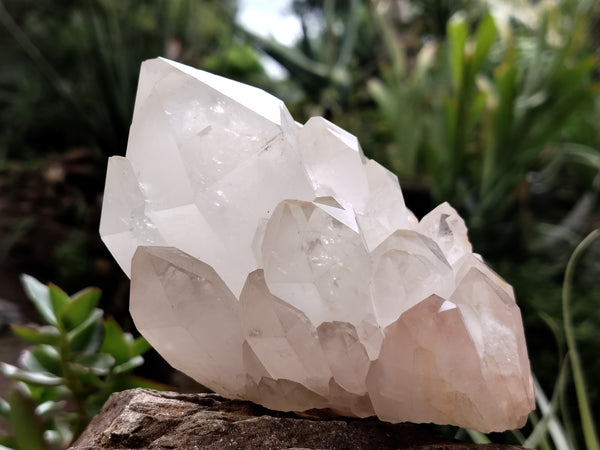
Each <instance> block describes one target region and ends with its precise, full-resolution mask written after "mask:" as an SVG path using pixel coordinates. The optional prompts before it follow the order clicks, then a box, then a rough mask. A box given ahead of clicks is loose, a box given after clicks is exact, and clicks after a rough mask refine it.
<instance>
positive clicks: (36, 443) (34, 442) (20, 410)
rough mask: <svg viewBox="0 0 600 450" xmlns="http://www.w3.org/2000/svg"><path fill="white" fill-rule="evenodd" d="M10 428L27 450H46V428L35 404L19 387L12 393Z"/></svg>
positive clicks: (22, 446) (18, 441)
mask: <svg viewBox="0 0 600 450" xmlns="http://www.w3.org/2000/svg"><path fill="white" fill-rule="evenodd" d="M9 398H10V426H11V429H12V432H13V435H14V437H15V440H16V441H17V443H18V444H19V447H21V448H23V449H27V450H44V449H45V448H46V444H45V443H44V426H43V424H42V423H41V420H40V418H39V417H38V416H37V415H36V414H35V403H34V401H33V400H32V399H31V397H30V396H29V395H27V392H26V391H25V390H24V389H22V388H21V387H20V386H19V385H17V386H16V388H15V389H13V390H12V391H11V393H10V397H9Z"/></svg>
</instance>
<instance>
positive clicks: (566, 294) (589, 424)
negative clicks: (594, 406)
mask: <svg viewBox="0 0 600 450" xmlns="http://www.w3.org/2000/svg"><path fill="white" fill-rule="evenodd" d="M598 235H600V229H596V230H594V231H592V232H591V233H590V234H588V235H587V236H586V238H585V239H584V240H583V241H581V242H580V243H579V245H578V246H577V247H576V248H575V251H574V252H573V254H572V255H571V257H570V258H569V262H568V263H567V269H566V271H565V280H564V283H563V292H562V307H563V320H564V327H565V336H566V338H567V348H568V349H569V353H570V355H571V368H572V370H573V381H574V382H575V392H576V393H577V403H578V406H579V414H580V416H581V426H582V429H583V437H584V439H585V445H586V448H587V449H588V450H599V449H600V443H599V442H598V436H597V435H596V430H595V429H594V419H593V417H592V411H591V408H590V404H589V402H588V398H587V390H586V386H585V378H584V375H583V368H582V365H581V360H580V357H579V352H578V351H577V345H576V342H575V333H574V330H573V321H572V317H571V308H570V303H571V288H572V286H573V277H574V275H575V266H576V264H577V261H578V260H579V259H580V258H581V255H582V254H583V252H584V250H585V249H587V248H588V247H589V246H590V244H591V243H592V242H593V241H594V240H595V239H596V238H597V237H598Z"/></svg>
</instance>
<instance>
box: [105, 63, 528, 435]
mask: <svg viewBox="0 0 600 450" xmlns="http://www.w3.org/2000/svg"><path fill="white" fill-rule="evenodd" d="M100 233H101V235H102V239H103V240H104V242H105V243H106V245H107V246H108V248H109V249H110V251H111V252H112V254H113V255H114V257H115V259H116V260H117V261H118V263H119V264H120V265H121V267H122V268H123V270H124V271H125V272H126V273H127V274H128V275H130V276H131V313H132V315H133V318H134V320H135V323H136V325H137V327H138V329H139V330H140V332H141V333H142V334H143V335H144V336H145V337H146V338H147V339H148V341H150V343H151V344H152V345H153V346H154V348H156V349H157V350H158V351H159V352H160V353H161V354H162V355H163V356H164V357H165V359H166V360H167V361H169V362H170V363H171V364H172V365H173V366H174V367H176V368H178V369H180V370H182V371H183V372H185V373H187V374H188V375H190V376H192V377H194V378H195V379H196V380H198V381H199V382H200V383H202V384H203V385H205V386H207V387H209V388H211V389H214V390H215V391H217V392H219V393H220V394H222V395H224V396H227V397H230V398H240V399H248V400H252V401H255V402H257V403H260V404H262V405H265V406H267V407H269V408H273V409H279V410H288V411H303V410H308V409H313V408H330V409H331V410H333V411H335V412H337V413H339V414H340V415H347V416H358V417H366V416H371V415H376V416H378V417H379V418H380V419H382V420H386V421H390V422H402V421H411V422H435V423H440V424H453V425H458V426H462V427H467V428H474V429H478V430H480V431H484V432H488V431H500V430H504V429H508V428H516V427H520V426H522V425H523V424H524V423H525V420H526V418H527V415H528V413H529V411H530V410H531V409H533V407H534V396H533V383H532V378H531V373H530V368H529V360H528V357H527V350H526V346H525V338H524V335H523V326H522V322H521V316H520V312H519V308H518V307H517V305H516V303H515V298H514V294H513V291H512V288H511V287H510V286H509V285H508V284H507V283H505V282H504V281H503V280H502V279H501V278H500V277H499V276H498V275H496V274H495V273H494V272H493V271H492V270H491V269H490V268H489V267H487V266H486V265H485V264H484V263H483V262H482V260H481V257H479V256H478V255H475V254H473V253H472V248H471V244H470V243H469V240H468V238H467V228H466V226H465V223H464V221H463V220H462V219H461V218H460V217H459V215H458V214H457V213H456V211H455V210H454V209H453V208H452V207H451V206H450V205H448V204H447V203H444V204H442V205H440V206H438V207H437V208H435V209H434V210H433V211H431V212H430V213H429V214H427V215H426V216H425V217H423V218H422V219H421V220H420V221H417V219H416V218H415V217H414V215H413V214H412V213H411V212H410V211H409V210H408V209H406V207H405V205H404V199H403V197H402V192H401V190H400V186H399V184H398V180H397V178H396V176H395V175H393V174H392V173H391V172H389V171H388V170H387V169H385V168H384V167H382V166H381V165H379V164H377V163H376V162H375V161H373V160H369V159H367V158H365V156H364V154H363V153H362V150H361V148H360V146H359V144H358V141H357V139H356V138H355V137H354V136H352V135H351V134H349V133H348V132H346V131H344V130H342V129H340V128H339V127H337V126H335V125H334V124H332V123H330V122H328V121H326V120H325V119H323V118H320V117H317V118H312V119H310V120H309V121H308V122H307V123H306V125H303V126H302V125H299V124H297V123H296V122H294V120H293V119H292V118H291V116H290V114H289V112H288V111H287V109H286V108H285V106H284V105H283V103H282V102H281V101H280V100H278V99H276V98H275V97H273V96H271V95H269V94H267V93H265V92H263V91H261V90H259V89H256V88H253V87H250V86H246V85H243V84H240V83H237V82H234V81H231V80H227V79H224V78H221V77H218V76H215V75H212V74H209V73H206V72H202V71H199V70H195V69H192V68H190V67H186V66H183V65H181V64H178V63H175V62H172V61H168V60H166V59H162V58H159V59H154V60H150V61H146V62H144V63H143V65H142V70H141V75H140V82H139V87H138V94H137V100H136V104H135V112H134V117H133V123H132V125H131V132H130V137H129V144H128V148H127V157H126V158H122V157H113V158H111V159H110V161H109V165H108V173H107V180H106V190H105V195H104V206H103V211H102V219H101V224H100Z"/></svg>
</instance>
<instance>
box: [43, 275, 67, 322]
mask: <svg viewBox="0 0 600 450" xmlns="http://www.w3.org/2000/svg"><path fill="white" fill-rule="evenodd" d="M48 293H49V294H50V304H51V305H52V311H53V312H54V317H56V318H57V322H58V323H59V324H60V322H61V321H60V317H61V316H62V312H63V309H64V308H65V307H66V306H67V304H68V303H69V300H70V298H69V296H68V295H67V293H66V292H65V291H63V290H62V289H61V288H59V287H58V286H57V285H55V284H54V283H50V284H48Z"/></svg>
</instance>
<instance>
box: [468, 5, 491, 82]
mask: <svg viewBox="0 0 600 450" xmlns="http://www.w3.org/2000/svg"><path fill="white" fill-rule="evenodd" d="M495 39H496V24H495V23H494V18H493V17H492V16H491V15H490V14H486V15H485V17H484V18H483V19H482V20H481V22H480V23H479V26H478V27H477V32H476V34H475V53H474V55H473V59H472V71H473V74H476V73H477V72H478V71H479V70H480V69H481V67H482V66H483V63H484V62H485V60H486V59H487V58H488V54H489V51H490V48H491V47H492V44H493V43H494V40H495Z"/></svg>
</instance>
